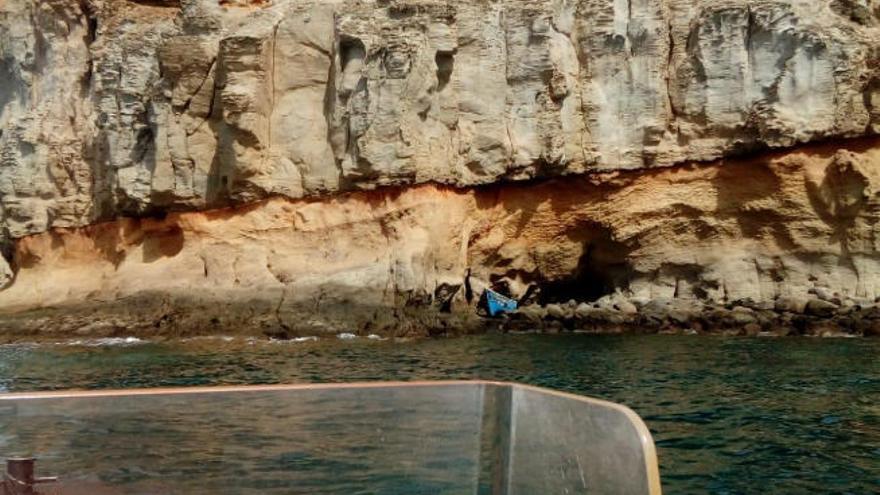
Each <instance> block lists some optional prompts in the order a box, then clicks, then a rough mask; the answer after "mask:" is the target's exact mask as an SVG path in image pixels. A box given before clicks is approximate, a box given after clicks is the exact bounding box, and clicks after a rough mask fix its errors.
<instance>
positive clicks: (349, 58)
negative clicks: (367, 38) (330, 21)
mask: <svg viewBox="0 0 880 495" xmlns="http://www.w3.org/2000/svg"><path fill="white" fill-rule="evenodd" d="M366 56H367V48H366V47H365V46H364V42H363V41H361V40H359V39H357V38H343V39H342V40H341V41H340V42H339V58H340V62H341V64H342V70H343V71H345V69H346V68H347V67H348V65H349V64H350V63H351V62H353V61H355V60H364V59H365V58H366Z"/></svg>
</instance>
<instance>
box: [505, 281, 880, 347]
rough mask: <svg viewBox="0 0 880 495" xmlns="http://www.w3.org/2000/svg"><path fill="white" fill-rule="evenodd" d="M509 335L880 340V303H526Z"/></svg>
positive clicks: (814, 298)
mask: <svg viewBox="0 0 880 495" xmlns="http://www.w3.org/2000/svg"><path fill="white" fill-rule="evenodd" d="M500 328H502V329H504V330H507V331H522V330H531V329H537V330H539V331H543V332H560V331H588V332H595V333H626V332H633V333H661V334H665V333H671V334H678V333H684V334H710V335H711V334H714V335H718V334H721V335H740V336H778V337H783V336H798V335H802V336H816V337H850V336H853V337H856V336H858V337H861V336H864V337H872V336H873V337H876V336H880V303H878V301H873V300H857V299H852V298H848V297H842V296H840V295H838V294H832V293H828V292H827V291H824V290H821V289H819V290H816V291H814V293H812V294H810V295H809V296H808V297H779V298H777V299H776V300H775V301H774V302H772V303H771V302H755V301H752V300H749V299H746V300H740V301H734V302H730V303H726V304H713V303H704V302H701V301H696V300H687V299H653V300H631V299H627V298H625V297H623V296H620V295H615V296H606V297H604V298H602V299H600V300H598V301H596V302H594V303H577V302H575V301H569V302H567V303H563V304H555V303H554V304H547V305H544V306H541V305H528V306H524V307H522V308H520V309H519V310H518V311H517V312H516V313H514V314H511V315H507V316H506V318H505V321H504V322H503V323H501V325H500Z"/></svg>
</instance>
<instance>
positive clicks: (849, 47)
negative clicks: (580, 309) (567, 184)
mask: <svg viewBox="0 0 880 495" xmlns="http://www.w3.org/2000/svg"><path fill="white" fill-rule="evenodd" d="M878 40H880V19H878V8H877V4H876V2H874V1H873V0H833V1H828V0H820V1H812V0H811V1H803V0H788V1H767V0H733V1H731V0H724V1H722V0H698V1H693V0H633V1H617V0H579V1H577V0H538V1H535V0H496V1H488V0H480V1H458V0H455V1H445V0H444V1H440V0H418V1H402V0H370V1H363V0H320V1H319V0H274V1H269V0H265V1H256V0H252V1H244V0H241V1H219V2H218V1H217V0H179V1H174V0H167V1H165V0H162V1H159V0H81V1H73V0H42V1H39V2H38V1H35V0H4V1H3V2H2V3H0V81H2V85H0V132H2V135H0V207H2V209H0V226H2V230H3V232H4V236H5V237H7V238H18V237H21V236H24V235H28V234H33V233H38V232H43V231H46V230H47V229H48V228H50V227H53V226H54V227H68V226H76V225H85V224H88V223H91V222H94V221H97V220H102V219H108V218H112V217H115V216H119V215H126V214H127V215H144V214H152V213H156V212H164V211H168V210H171V209H173V210H178V209H198V208H205V207H212V206H222V205H225V204H230V203H233V202H250V201H255V200H259V199H262V198H265V197H268V196H271V195H282V196H287V197H291V198H299V197H303V196H310V195H322V194H329V193H334V192H338V191H345V190H351V189H358V188H368V189H369V188H375V187H377V186H388V185H407V184H416V183H424V182H436V183H443V184H451V185H455V186H470V185H475V184H486V183H492V182H495V181H499V180H507V179H529V178H534V177H552V176H557V175H562V174H574V173H583V172H589V171H601V170H620V169H638V168H647V167H654V166H668V165H673V164H677V163H684V162H687V161H704V160H712V159H717V158H719V157H723V156H729V155H732V154H737V153H742V152H746V151H754V150H760V149H765V148H779V147H788V146H793V145H796V144H797V143H804V142H809V141H813V140H820V139H829V138H845V137H857V136H861V135H865V134H872V133H876V132H877V130H878V127H880V72H878V70H880V68H878V67H880V48H878V47H880V42H878Z"/></svg>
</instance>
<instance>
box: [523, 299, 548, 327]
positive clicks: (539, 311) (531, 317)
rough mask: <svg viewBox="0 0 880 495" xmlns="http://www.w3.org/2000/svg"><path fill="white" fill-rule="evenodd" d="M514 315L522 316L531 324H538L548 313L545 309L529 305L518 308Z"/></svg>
mask: <svg viewBox="0 0 880 495" xmlns="http://www.w3.org/2000/svg"><path fill="white" fill-rule="evenodd" d="M516 314H519V315H522V316H523V317H524V318H525V319H527V320H528V321H530V322H532V323H540V322H542V321H543V320H544V319H545V318H546V317H547V315H548V311H547V309H546V308H544V307H542V306H539V305H537V304H529V305H527V306H521V307H520V308H518V309H517V311H516Z"/></svg>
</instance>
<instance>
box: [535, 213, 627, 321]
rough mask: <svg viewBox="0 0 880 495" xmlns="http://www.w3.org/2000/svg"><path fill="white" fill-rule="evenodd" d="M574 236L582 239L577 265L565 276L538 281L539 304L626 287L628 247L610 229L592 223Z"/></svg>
mask: <svg viewBox="0 0 880 495" xmlns="http://www.w3.org/2000/svg"><path fill="white" fill-rule="evenodd" d="M573 237H580V238H581V239H582V242H583V252H582V254H581V256H580V258H579V259H578V263H577V266H576V267H575V269H574V271H572V273H571V274H569V275H568V276H566V277H562V278H557V279H554V280H548V281H544V282H542V283H539V284H538V290H537V291H536V295H537V302H538V303H540V304H549V303H564V302H567V301H570V300H574V301H577V302H592V301H595V300H597V299H599V298H601V297H602V296H606V295H609V294H612V293H614V292H615V291H616V290H624V289H627V288H628V287H629V281H630V279H631V276H632V272H633V269H632V266H631V265H630V263H629V261H628V255H629V251H630V249H629V248H628V247H627V246H626V245H624V244H623V243H621V242H618V241H616V240H614V239H613V237H612V235H611V231H610V230H609V229H607V228H605V227H602V226H601V225H597V224H591V225H590V226H589V227H588V228H586V229H584V230H583V231H581V232H579V233H576V234H575V235H574V236H573Z"/></svg>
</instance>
